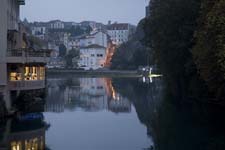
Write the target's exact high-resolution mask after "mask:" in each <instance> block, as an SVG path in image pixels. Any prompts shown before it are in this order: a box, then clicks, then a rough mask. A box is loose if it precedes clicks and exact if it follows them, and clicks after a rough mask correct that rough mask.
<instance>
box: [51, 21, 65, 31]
mask: <svg viewBox="0 0 225 150" xmlns="http://www.w3.org/2000/svg"><path fill="white" fill-rule="evenodd" d="M49 24H50V29H64V28H65V25H64V22H62V21H60V20H53V21H50V22H49Z"/></svg>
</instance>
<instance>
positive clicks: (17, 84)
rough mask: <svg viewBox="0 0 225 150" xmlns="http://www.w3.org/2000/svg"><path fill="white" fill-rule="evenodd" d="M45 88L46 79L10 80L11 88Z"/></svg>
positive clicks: (13, 89) (14, 89)
mask: <svg viewBox="0 0 225 150" xmlns="http://www.w3.org/2000/svg"><path fill="white" fill-rule="evenodd" d="M43 88H45V80H36V81H9V89H10V90H11V91H17V90H36V89H43Z"/></svg>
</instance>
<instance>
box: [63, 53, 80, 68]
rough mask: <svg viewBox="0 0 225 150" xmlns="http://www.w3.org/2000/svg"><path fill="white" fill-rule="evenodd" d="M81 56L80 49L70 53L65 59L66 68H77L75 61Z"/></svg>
mask: <svg viewBox="0 0 225 150" xmlns="http://www.w3.org/2000/svg"><path fill="white" fill-rule="evenodd" d="M79 56H80V51H79V50H78V49H72V50H70V51H69V52H68V54H67V55H66V57H65V59H66V66H67V67H73V66H77V64H74V62H73V59H76V60H78V59H79Z"/></svg>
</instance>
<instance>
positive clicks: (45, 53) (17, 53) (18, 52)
mask: <svg viewBox="0 0 225 150" xmlns="http://www.w3.org/2000/svg"><path fill="white" fill-rule="evenodd" d="M7 56H9V57H22V56H24V57H50V52H49V50H38V51H34V50H30V49H12V50H8V51H7Z"/></svg>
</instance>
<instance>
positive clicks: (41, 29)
mask: <svg viewBox="0 0 225 150" xmlns="http://www.w3.org/2000/svg"><path fill="white" fill-rule="evenodd" d="M31 33H32V35H34V36H36V37H38V38H40V39H42V40H44V39H45V35H46V34H47V24H46V23H41V22H35V23H33V24H32V25H31Z"/></svg>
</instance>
